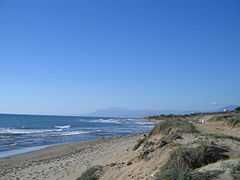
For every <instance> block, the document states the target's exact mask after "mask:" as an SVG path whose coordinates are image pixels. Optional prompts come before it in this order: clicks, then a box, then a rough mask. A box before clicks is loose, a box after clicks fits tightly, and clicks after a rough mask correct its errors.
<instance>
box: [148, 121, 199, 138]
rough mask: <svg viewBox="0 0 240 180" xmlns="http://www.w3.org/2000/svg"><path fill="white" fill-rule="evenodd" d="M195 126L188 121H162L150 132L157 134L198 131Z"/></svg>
mask: <svg viewBox="0 0 240 180" xmlns="http://www.w3.org/2000/svg"><path fill="white" fill-rule="evenodd" d="M197 132H198V131H197V129H196V128H195V126H194V125H193V124H192V123H190V122H188V121H181V120H172V121H162V122H160V123H159V124H158V125H156V126H155V128H154V129H153V130H152V131H151V132H150V136H151V135H156V134H164V135H168V134H172V133H197Z"/></svg>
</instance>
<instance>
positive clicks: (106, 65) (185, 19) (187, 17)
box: [0, 0, 240, 114]
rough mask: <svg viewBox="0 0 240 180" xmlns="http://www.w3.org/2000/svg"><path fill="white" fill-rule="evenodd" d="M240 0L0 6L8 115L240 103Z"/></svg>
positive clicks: (14, 1)
mask: <svg viewBox="0 0 240 180" xmlns="http://www.w3.org/2000/svg"><path fill="white" fill-rule="evenodd" d="M239 19H240V3H239V1H238V0H211V1H209V0H196V1H192V0H182V1H179V0H168V1H167V0H166V1H158V0H121V1H113V0H102V1H99V0H80V1H79V0H51V1H49V0H41V1H32V0H21V1H19V0H0V83H1V88H0V112H7V113H38V114H39V113H40V114H81V113H85V112H91V111H95V110H96V109H105V108H111V107H124V108H129V109H155V110H156V109H157V110H158V109H159V110H180V111H181V110H209V109H212V108H215V107H217V106H219V107H220V106H225V105H228V104H240V83H239V78H240V70H239V69H240V21H239Z"/></svg>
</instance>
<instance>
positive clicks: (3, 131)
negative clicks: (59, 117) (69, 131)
mask: <svg viewBox="0 0 240 180" xmlns="http://www.w3.org/2000/svg"><path fill="white" fill-rule="evenodd" d="M54 131H62V130H61V129H60V130H59V129H15V128H0V134H37V133H46V132H54Z"/></svg>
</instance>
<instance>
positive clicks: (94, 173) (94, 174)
mask: <svg viewBox="0 0 240 180" xmlns="http://www.w3.org/2000/svg"><path fill="white" fill-rule="evenodd" d="M102 174H103V167H102V166H93V167H91V168H89V169H88V170H86V171H85V172H84V173H83V174H82V175H81V176H80V177H79V178H77V180H99V179H100V177H101V175H102Z"/></svg>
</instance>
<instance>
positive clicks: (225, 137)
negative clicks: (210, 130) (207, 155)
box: [203, 134, 240, 142]
mask: <svg viewBox="0 0 240 180" xmlns="http://www.w3.org/2000/svg"><path fill="white" fill-rule="evenodd" d="M203 135H205V136H209V137H212V138H215V139H231V140H233V141H238V142H240V138H239V137H236V136H229V135H225V134H203Z"/></svg>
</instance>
